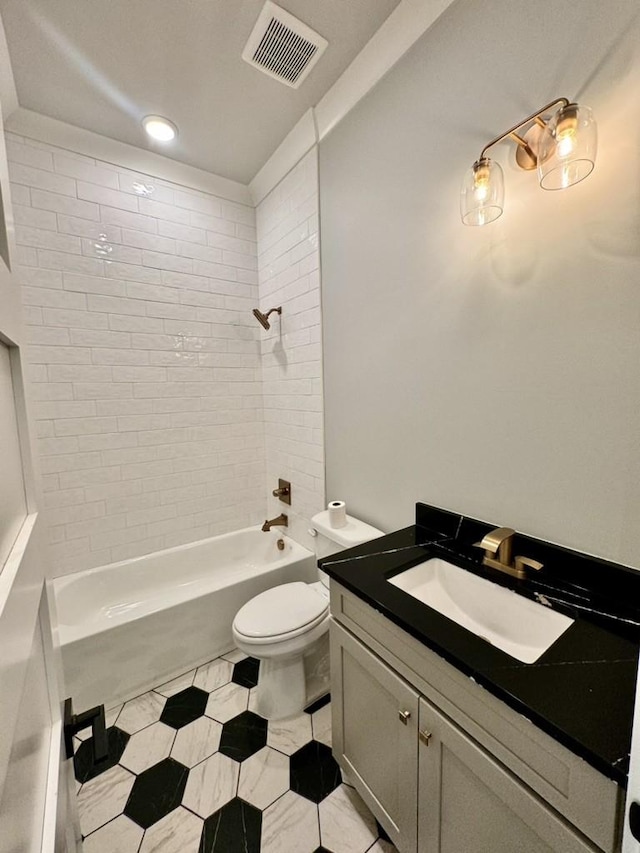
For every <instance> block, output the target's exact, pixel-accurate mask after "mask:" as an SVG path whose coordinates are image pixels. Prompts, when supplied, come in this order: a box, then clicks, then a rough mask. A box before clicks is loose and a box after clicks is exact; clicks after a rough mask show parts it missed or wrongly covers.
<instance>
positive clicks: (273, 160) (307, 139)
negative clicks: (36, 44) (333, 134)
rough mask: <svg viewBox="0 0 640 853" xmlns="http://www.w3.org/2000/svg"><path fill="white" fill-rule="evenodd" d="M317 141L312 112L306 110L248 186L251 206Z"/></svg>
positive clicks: (256, 203) (277, 182)
mask: <svg viewBox="0 0 640 853" xmlns="http://www.w3.org/2000/svg"><path fill="white" fill-rule="evenodd" d="M317 141H318V139H317V132H316V123H315V119H314V115H313V110H307V112H306V113H305V114H304V115H303V116H302V118H301V119H300V121H299V122H298V123H297V124H296V125H295V127H294V128H293V129H292V130H290V131H289V133H288V134H287V135H286V136H285V138H284V139H283V140H282V142H281V143H280V145H279V146H278V147H277V148H276V150H275V151H274V152H273V154H272V155H271V157H269V159H268V160H267V162H266V163H265V164H264V166H263V167H262V168H261V169H260V171H259V172H258V173H257V175H256V176H255V177H254V179H253V180H252V181H251V183H250V184H249V192H250V193H251V199H252V201H253V204H254V205H256V206H257V205H258V204H259V203H260V202H261V201H262V199H263V198H264V197H265V196H266V195H268V194H269V193H270V192H271V190H272V189H273V188H274V187H275V186H276V185H277V184H279V183H280V181H281V180H282V179H283V178H284V176H285V175H286V174H287V172H289V171H290V170H291V169H292V168H293V167H294V166H295V165H296V163H298V162H299V161H300V160H302V158H303V157H304V155H305V154H306V153H307V152H308V151H309V150H310V149H311V148H313V146H314V145H315V144H316V142H317Z"/></svg>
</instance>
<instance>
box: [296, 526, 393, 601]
mask: <svg viewBox="0 0 640 853" xmlns="http://www.w3.org/2000/svg"><path fill="white" fill-rule="evenodd" d="M311 526H312V529H313V530H314V531H315V533H316V536H315V545H316V559H318V560H321V559H322V558H323V557H328V556H330V555H331V554H337V553H338V552H339V551H344V550H346V549H347V548H354V547H355V546H356V545H362V544H363V543H364V542H369V541H370V540H371V539H378V537H380V536H384V535H385V534H384V531H382V530H378V528H377V527H372V526H371V525H370V524H367V523H366V522H364V521H360V520H359V519H357V518H354V517H353V516H351V515H348V516H347V523H346V525H345V526H344V527H332V526H331V524H330V523H329V511H328V510H326V509H325V510H323V511H322V512H319V513H317V514H316V515H314V516H313V518H312V519H311ZM318 576H319V578H320V580H321V581H322V583H323V584H324V585H325V586H327V587H328V586H329V575H327V574H325V573H324V572H323V571H321V570H320V569H318Z"/></svg>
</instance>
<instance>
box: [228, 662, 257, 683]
mask: <svg viewBox="0 0 640 853" xmlns="http://www.w3.org/2000/svg"><path fill="white" fill-rule="evenodd" d="M259 672H260V661H259V660H256V658H245V659H244V660H241V661H240V662H239V663H237V664H236V665H235V666H234V667H233V676H232V677H231V680H232V681H233V682H234V683H235V684H241V685H242V686H243V687H248V688H249V689H251V688H252V687H255V686H256V684H257V683H258V673H259Z"/></svg>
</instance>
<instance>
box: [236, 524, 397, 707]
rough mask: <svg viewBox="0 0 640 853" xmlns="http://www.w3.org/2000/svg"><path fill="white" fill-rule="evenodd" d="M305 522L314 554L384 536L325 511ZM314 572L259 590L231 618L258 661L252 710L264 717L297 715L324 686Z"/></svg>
mask: <svg viewBox="0 0 640 853" xmlns="http://www.w3.org/2000/svg"><path fill="white" fill-rule="evenodd" d="M311 523H312V525H313V533H314V534H315V539H314V541H315V543H316V549H315V550H316V556H317V557H318V558H320V557H325V556H328V555H329V554H332V553H336V552H338V551H341V550H344V549H345V548H351V547H354V546H355V545H361V544H362V543H363V542H368V541H369V540H370V539H376V538H377V537H378V536H383V535H384V534H383V532H382V531H381V530H378V529H377V528H375V527H371V525H369V524H365V523H364V522H363V521H358V519H355V518H352V517H351V516H347V523H346V525H345V526H344V527H341V528H332V527H331V526H330V524H329V513H328V512H327V511H324V512H320V513H318V514H317V515H314V517H313V518H312V519H311ZM318 575H319V577H320V580H318V581H315V582H314V583H304V582H302V581H295V582H293V583H286V584H280V585H279V586H275V587H272V588H271V589H268V590H266V591H265V592H261V593H260V594H259V595H256V596H255V597H254V598H252V599H251V600H250V601H248V602H247V603H246V604H245V605H244V606H243V607H241V608H240V610H239V611H238V612H237V614H236V617H235V619H234V620H233V638H234V641H235V644H236V646H237V647H238V648H239V649H240V651H242V652H244V653H245V654H246V655H249V657H253V658H257V659H258V660H259V661H260V675H259V678H258V685H257V696H256V703H255V710H256V711H257V713H258V714H260V716H262V717H265V718H266V719H269V720H277V719H282V718H283V717H289V716H291V715H293V714H297V713H299V712H300V711H302V710H303V708H304V707H306V705H308V704H310V703H311V702H313V701H314V700H315V699H317V698H319V697H320V696H322V695H323V694H324V693H327V692H328V690H329V615H330V614H329V577H328V575H326V574H325V573H324V572H322V571H320V570H318Z"/></svg>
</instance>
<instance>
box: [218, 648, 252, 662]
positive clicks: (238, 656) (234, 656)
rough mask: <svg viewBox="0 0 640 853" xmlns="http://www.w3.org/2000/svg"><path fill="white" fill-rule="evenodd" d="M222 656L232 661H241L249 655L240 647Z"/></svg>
mask: <svg viewBox="0 0 640 853" xmlns="http://www.w3.org/2000/svg"><path fill="white" fill-rule="evenodd" d="M222 657H223V658H224V659H225V660H228V661H231V663H240V661H241V660H244V659H245V658H246V657H247V655H245V653H244V652H241V651H240V649H232V650H231V651H230V652H225V653H224V654H223V655H222Z"/></svg>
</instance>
